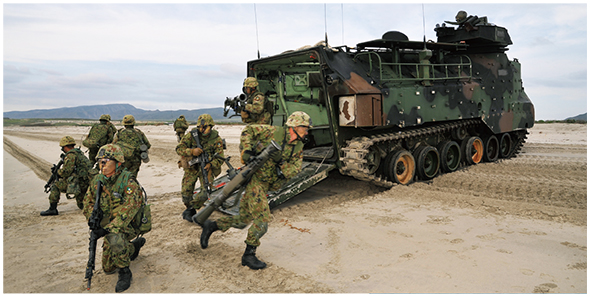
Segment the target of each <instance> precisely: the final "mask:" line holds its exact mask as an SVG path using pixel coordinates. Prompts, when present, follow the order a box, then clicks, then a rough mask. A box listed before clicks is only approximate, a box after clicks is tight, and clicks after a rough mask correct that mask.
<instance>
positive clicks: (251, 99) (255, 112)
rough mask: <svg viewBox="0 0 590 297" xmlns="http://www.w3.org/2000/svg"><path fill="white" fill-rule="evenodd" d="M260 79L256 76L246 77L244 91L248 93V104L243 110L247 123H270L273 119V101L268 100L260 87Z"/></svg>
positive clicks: (243, 116)
mask: <svg viewBox="0 0 590 297" xmlns="http://www.w3.org/2000/svg"><path fill="white" fill-rule="evenodd" d="M257 87H258V80H256V78H255V77H247V78H246V79H244V87H243V88H242V91H243V92H244V93H245V94H246V95H248V99H247V100H246V106H245V107H244V110H242V111H241V116H242V121H243V122H244V123H246V124H266V125H270V123H271V120H272V114H271V112H272V102H270V101H268V100H267V99H266V98H265V96H264V94H262V92H259V91H258V89H257Z"/></svg>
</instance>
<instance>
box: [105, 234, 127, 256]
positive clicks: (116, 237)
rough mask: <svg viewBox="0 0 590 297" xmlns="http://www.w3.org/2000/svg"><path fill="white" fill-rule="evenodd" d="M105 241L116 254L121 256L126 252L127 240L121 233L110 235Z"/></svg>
mask: <svg viewBox="0 0 590 297" xmlns="http://www.w3.org/2000/svg"><path fill="white" fill-rule="evenodd" d="M104 239H105V240H106V242H108V243H109V245H110V246H111V251H113V253H115V254H120V253H122V252H123V251H124V250H125V241H126V240H125V238H124V237H123V234H121V233H109V234H107V235H106V236H105V237H104Z"/></svg>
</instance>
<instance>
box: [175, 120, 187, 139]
mask: <svg viewBox="0 0 590 297" xmlns="http://www.w3.org/2000/svg"><path fill="white" fill-rule="evenodd" d="M188 126H189V125H188V122H187V121H186V119H185V118H184V116H183V115H181V116H180V117H179V118H178V119H176V120H175V121H174V125H173V128H174V131H175V132H176V136H178V138H179V139H180V138H182V136H184V132H186V130H187V129H188Z"/></svg>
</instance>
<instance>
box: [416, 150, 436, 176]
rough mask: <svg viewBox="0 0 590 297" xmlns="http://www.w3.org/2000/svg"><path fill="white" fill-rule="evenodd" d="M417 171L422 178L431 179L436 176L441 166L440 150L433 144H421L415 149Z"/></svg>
mask: <svg viewBox="0 0 590 297" xmlns="http://www.w3.org/2000/svg"><path fill="white" fill-rule="evenodd" d="M414 160H415V161H416V173H417V174H418V177H419V178H420V179H421V180H429V179H431V178H433V177H435V176H436V174H437V173H438V169H439V168H440V158H439V155H438V150H437V149H436V148H434V147H432V146H429V145H428V146H426V145H424V146H419V147H418V148H416V149H415V150H414Z"/></svg>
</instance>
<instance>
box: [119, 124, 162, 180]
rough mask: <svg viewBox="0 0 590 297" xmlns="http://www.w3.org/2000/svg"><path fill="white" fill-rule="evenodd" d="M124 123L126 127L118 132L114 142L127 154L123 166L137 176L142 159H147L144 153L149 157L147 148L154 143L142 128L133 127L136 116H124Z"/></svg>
mask: <svg viewBox="0 0 590 297" xmlns="http://www.w3.org/2000/svg"><path fill="white" fill-rule="evenodd" d="M122 124H123V126H125V127H124V128H121V129H120V130H119V131H118V132H117V134H116V135H115V138H114V139H113V143H115V144H118V145H119V146H121V149H122V150H123V154H124V155H125V163H123V166H124V167H125V168H127V170H129V172H131V173H132V174H133V175H134V176H135V177H136V178H137V173H138V172H139V167H140V166H141V161H142V159H143V160H145V159H144V158H143V155H144V153H145V157H146V158H147V150H148V149H149V148H150V147H151V146H152V145H151V144H150V142H149V141H148V139H147V137H145V134H143V132H141V130H139V129H137V128H134V127H133V126H134V125H135V118H134V117H133V116H132V115H126V116H124V117H123V121H122ZM142 148H144V150H142Z"/></svg>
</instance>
